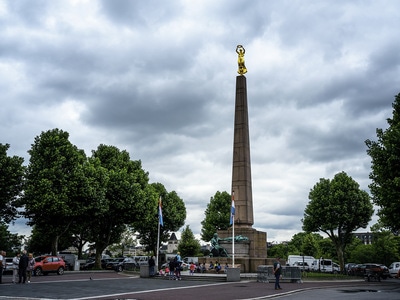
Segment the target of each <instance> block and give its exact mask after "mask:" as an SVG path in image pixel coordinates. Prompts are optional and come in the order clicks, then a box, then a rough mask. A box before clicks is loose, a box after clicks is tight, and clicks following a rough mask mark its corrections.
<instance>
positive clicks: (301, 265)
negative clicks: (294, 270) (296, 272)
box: [293, 261, 310, 272]
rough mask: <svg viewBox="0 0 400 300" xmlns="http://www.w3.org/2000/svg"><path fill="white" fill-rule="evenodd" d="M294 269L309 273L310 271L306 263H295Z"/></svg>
mask: <svg viewBox="0 0 400 300" xmlns="http://www.w3.org/2000/svg"><path fill="white" fill-rule="evenodd" d="M293 266H294V267H299V268H300V270H301V271H305V272H309V271H310V266H309V265H308V262H306V261H305V262H302V261H296V262H295V263H294V264H293Z"/></svg>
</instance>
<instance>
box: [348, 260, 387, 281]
mask: <svg viewBox="0 0 400 300" xmlns="http://www.w3.org/2000/svg"><path fill="white" fill-rule="evenodd" d="M352 275H356V276H364V277H368V278H369V277H376V278H377V279H380V278H382V279H386V278H388V277H389V269H388V268H387V267H386V266H384V265H380V264H374V263H367V264H362V265H356V266H355V267H354V268H353V269H352Z"/></svg>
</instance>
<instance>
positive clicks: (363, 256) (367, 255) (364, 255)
mask: <svg viewBox="0 0 400 300" xmlns="http://www.w3.org/2000/svg"><path fill="white" fill-rule="evenodd" d="M374 257H375V251H374V249H373V247H372V245H364V244H359V245H358V246H356V247H355V248H354V249H353V251H352V252H351V253H350V259H349V260H350V261H351V262H354V263H356V264H363V263H365V262H371V261H374Z"/></svg>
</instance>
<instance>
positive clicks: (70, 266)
mask: <svg viewBox="0 0 400 300" xmlns="http://www.w3.org/2000/svg"><path fill="white" fill-rule="evenodd" d="M59 255H60V256H61V258H62V259H63V260H64V261H65V270H69V271H72V270H74V269H75V262H76V261H77V259H78V256H77V255H75V254H72V253H63V252H60V253H59Z"/></svg>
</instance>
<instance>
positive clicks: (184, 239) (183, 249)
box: [178, 225, 201, 257]
mask: <svg viewBox="0 0 400 300" xmlns="http://www.w3.org/2000/svg"><path fill="white" fill-rule="evenodd" d="M200 249H201V246H200V242H199V241H198V240H196V238H195V237H194V234H193V231H192V230H191V229H190V227H189V225H186V228H184V229H183V230H182V235H181V240H180V242H179V245H178V251H179V252H180V253H181V256H182V257H186V256H198V255H199V253H200Z"/></svg>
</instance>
